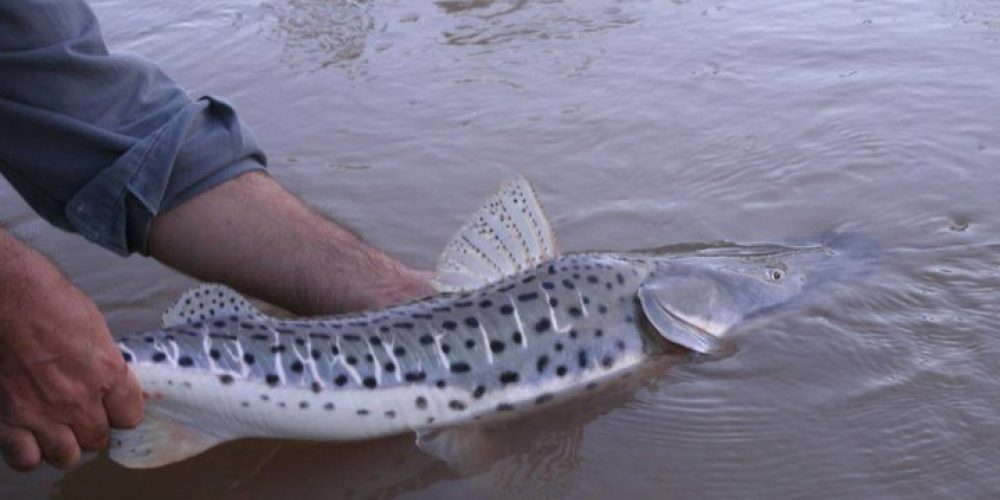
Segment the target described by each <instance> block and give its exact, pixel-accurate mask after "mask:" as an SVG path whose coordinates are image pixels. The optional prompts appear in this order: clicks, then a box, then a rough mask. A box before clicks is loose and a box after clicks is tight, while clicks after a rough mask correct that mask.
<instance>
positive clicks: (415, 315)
mask: <svg viewBox="0 0 1000 500" xmlns="http://www.w3.org/2000/svg"><path fill="white" fill-rule="evenodd" d="M410 317H411V318H413V319H434V315H432V314H427V313H413V314H411V315H410Z"/></svg>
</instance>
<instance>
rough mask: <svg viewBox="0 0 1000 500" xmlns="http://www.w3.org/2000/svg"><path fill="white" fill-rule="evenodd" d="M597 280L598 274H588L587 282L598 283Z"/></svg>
mask: <svg viewBox="0 0 1000 500" xmlns="http://www.w3.org/2000/svg"><path fill="white" fill-rule="evenodd" d="M597 281H598V279H597V276H594V275H593V274H591V275H590V276H587V283H597Z"/></svg>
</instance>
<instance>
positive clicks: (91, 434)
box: [70, 402, 110, 451]
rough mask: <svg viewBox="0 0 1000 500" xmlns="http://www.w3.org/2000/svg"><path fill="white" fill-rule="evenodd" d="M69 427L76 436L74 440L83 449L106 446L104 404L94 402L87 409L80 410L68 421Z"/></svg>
mask: <svg viewBox="0 0 1000 500" xmlns="http://www.w3.org/2000/svg"><path fill="white" fill-rule="evenodd" d="M70 428H71V429H72V430H73V434H74V435H75V436H76V441H77V442H78V443H79V444H80V448H82V449H83V451H101V450H103V449H104V448H106V447H107V446H108V434H109V432H110V429H108V417H107V415H106V414H105V410H104V406H103V405H102V404H101V403H99V402H98V403H96V404H94V405H93V407H91V408H88V409H87V411H84V412H81V413H80V414H79V415H78V416H77V418H76V419H75V420H74V421H73V422H71V423H70Z"/></svg>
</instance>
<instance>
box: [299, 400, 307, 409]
mask: <svg viewBox="0 0 1000 500" xmlns="http://www.w3.org/2000/svg"><path fill="white" fill-rule="evenodd" d="M299 408H301V409H303V410H305V409H306V408H309V402H308V401H302V402H300V403H299Z"/></svg>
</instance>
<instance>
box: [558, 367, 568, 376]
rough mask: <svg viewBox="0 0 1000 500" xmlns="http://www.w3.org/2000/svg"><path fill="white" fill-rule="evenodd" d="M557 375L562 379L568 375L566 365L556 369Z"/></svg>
mask: <svg viewBox="0 0 1000 500" xmlns="http://www.w3.org/2000/svg"><path fill="white" fill-rule="evenodd" d="M556 375H559V376H560V377H562V376H564V375H566V365H559V366H557V367H556Z"/></svg>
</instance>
